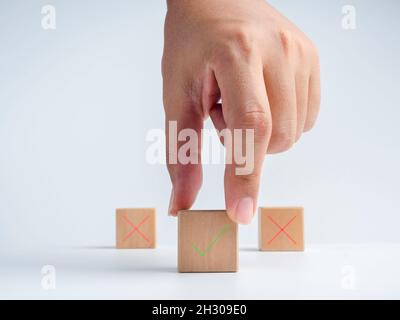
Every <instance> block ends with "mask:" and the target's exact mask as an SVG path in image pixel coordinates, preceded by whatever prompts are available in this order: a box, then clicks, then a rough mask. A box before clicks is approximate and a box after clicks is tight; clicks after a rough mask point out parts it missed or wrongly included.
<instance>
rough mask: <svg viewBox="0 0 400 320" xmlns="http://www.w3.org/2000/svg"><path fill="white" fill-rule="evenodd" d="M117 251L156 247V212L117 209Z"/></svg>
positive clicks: (143, 209) (151, 210) (144, 209)
mask: <svg viewBox="0 0 400 320" xmlns="http://www.w3.org/2000/svg"><path fill="white" fill-rule="evenodd" d="M116 228H117V230H116V235H117V249H140V248H155V247H156V210H155V209H153V208H141V209H138V208H137V209H117V213H116Z"/></svg>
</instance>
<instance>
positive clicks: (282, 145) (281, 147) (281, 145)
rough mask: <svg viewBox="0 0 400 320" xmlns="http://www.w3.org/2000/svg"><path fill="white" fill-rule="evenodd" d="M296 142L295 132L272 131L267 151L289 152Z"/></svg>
mask: <svg viewBox="0 0 400 320" xmlns="http://www.w3.org/2000/svg"><path fill="white" fill-rule="evenodd" d="M295 141H296V131H294V130H283V129H280V130H273V132H272V136H271V141H270V145H269V151H271V152H272V153H278V152H284V151H287V150H289V149H290V148H291V147H292V146H293V144H294V143H295Z"/></svg>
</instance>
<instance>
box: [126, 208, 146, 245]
mask: <svg viewBox="0 0 400 320" xmlns="http://www.w3.org/2000/svg"><path fill="white" fill-rule="evenodd" d="M123 218H124V220H125V221H126V223H128V224H129V225H130V226H131V227H132V228H133V230H132V231H131V232H129V233H128V234H127V235H126V236H125V238H124V239H123V240H122V241H123V242H125V241H126V240H128V239H129V238H130V237H132V236H133V234H134V233H135V232H137V233H138V235H139V236H141V237H142V238H143V239H144V240H146V241H147V242H150V240H149V238H147V237H146V236H145V235H144V234H143V233H142V232H141V231H140V230H139V228H140V227H141V226H142V225H143V224H144V223H145V222H146V221H147V219H148V218H149V216H146V217H144V218H143V219H142V221H140V222H139V224H138V225H137V226H135V225H134V224H133V223H132V221H130V220H129V219H128V217H127V216H126V215H124V216H123Z"/></svg>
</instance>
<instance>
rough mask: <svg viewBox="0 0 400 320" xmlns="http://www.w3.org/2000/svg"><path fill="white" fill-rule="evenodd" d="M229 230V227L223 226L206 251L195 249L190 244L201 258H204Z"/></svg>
mask: <svg viewBox="0 0 400 320" xmlns="http://www.w3.org/2000/svg"><path fill="white" fill-rule="evenodd" d="M228 230H229V225H227V224H226V225H224V227H223V228H222V229H221V230H220V231H219V232H218V234H217V235H216V236H215V237H214V238H213V239H212V240H211V242H210V244H209V245H208V246H207V248H206V250H204V251H203V252H202V251H201V250H200V249H199V248H197V247H196V245H195V244H194V243H192V247H193V249H194V250H196V252H197V253H198V254H199V255H200V256H201V257H204V256H205V255H206V254H207V253H208V251H210V250H211V248H212V247H213V246H214V245H215V244H216V243H217V242H218V241H219V240H220V239H221V238H222V237H223V235H224V234H225V233H226V232H227V231H228Z"/></svg>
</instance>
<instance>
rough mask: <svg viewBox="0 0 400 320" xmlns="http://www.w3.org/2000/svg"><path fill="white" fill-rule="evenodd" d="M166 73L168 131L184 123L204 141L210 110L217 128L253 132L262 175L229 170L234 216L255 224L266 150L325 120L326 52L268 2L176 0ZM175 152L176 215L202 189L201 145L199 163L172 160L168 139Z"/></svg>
mask: <svg viewBox="0 0 400 320" xmlns="http://www.w3.org/2000/svg"><path fill="white" fill-rule="evenodd" d="M162 74H163V92H164V93H163V97H164V108H165V114H166V128H168V122H169V121H177V129H178V132H179V131H180V130H182V129H185V128H191V129H193V130H195V131H196V133H197V135H198V137H199V138H200V137H201V129H202V128H203V122H204V120H205V119H206V118H207V117H208V116H210V117H211V119H212V121H213V123H214V125H215V127H216V129H217V130H223V129H224V128H228V129H231V130H233V129H254V155H253V157H254V169H253V172H252V173H250V174H248V175H237V174H236V171H235V168H236V164H235V163H232V164H226V168H225V202H226V209H227V212H228V215H229V216H230V218H231V219H232V220H234V221H236V222H238V223H241V224H248V223H250V222H251V220H252V218H253V215H254V212H255V209H256V206H257V197H258V189H259V184H260V176H261V172H262V164H263V161H264V158H265V154H266V153H278V152H283V151H286V150H288V149H289V148H290V147H292V145H293V144H294V143H295V142H296V141H297V140H298V139H299V138H300V136H301V135H302V133H303V132H305V131H308V130H310V129H311V128H312V127H313V125H314V123H315V120H316V118H317V114H318V110H319V105H320V75H319V58H318V53H317V50H316V49H315V47H314V45H313V44H312V42H311V41H310V40H309V39H308V38H307V37H306V36H305V35H304V34H303V33H302V32H301V31H300V30H299V29H297V28H296V27H295V26H294V25H293V24H292V23H291V22H289V21H288V20H287V19H286V18H285V17H283V16H282V15H281V14H279V13H278V12H277V11H276V10H275V9H274V8H272V7H271V6H270V5H269V4H267V3H266V2H265V1H264V0H235V1H231V0H202V1H195V0H169V1H168V12H167V16H166V21H165V43H164V54H163V61H162ZM220 98H222V104H219V103H218V102H219V100H220ZM168 138H169V132H168V130H167V141H168ZM167 150H168V152H167V162H168V170H169V173H170V176H171V180H172V184H173V190H172V194H171V202H170V208H169V210H170V214H171V215H176V213H177V211H178V210H181V209H188V208H190V207H191V206H192V204H193V203H194V201H195V198H196V196H197V193H198V191H199V189H200V187H201V183H202V168H201V160H200V150H201V144H199V146H198V150H197V157H198V158H199V162H198V163H191V164H182V163H179V162H178V163H176V164H173V163H171V161H169V160H170V158H171V156H172V152H175V151H171V150H170V149H168V142H167ZM175 156H176V155H175Z"/></svg>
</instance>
